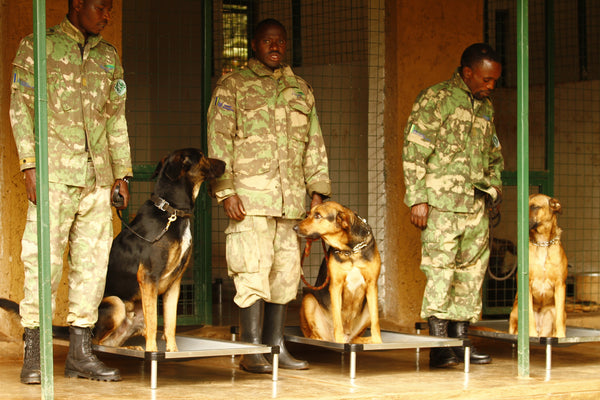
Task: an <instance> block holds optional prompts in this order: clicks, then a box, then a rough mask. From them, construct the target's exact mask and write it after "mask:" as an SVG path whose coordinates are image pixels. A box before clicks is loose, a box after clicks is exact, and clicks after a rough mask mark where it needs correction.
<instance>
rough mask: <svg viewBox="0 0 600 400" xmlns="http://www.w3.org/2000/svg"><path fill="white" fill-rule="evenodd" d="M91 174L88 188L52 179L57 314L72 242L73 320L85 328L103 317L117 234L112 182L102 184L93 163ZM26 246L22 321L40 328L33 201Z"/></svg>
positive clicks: (70, 302) (70, 300) (52, 259)
mask: <svg viewBox="0 0 600 400" xmlns="http://www.w3.org/2000/svg"><path fill="white" fill-rule="evenodd" d="M86 173H87V179H86V186H85V187H76V186H67V185H63V184H59V183H52V182H51V183H50V184H49V196H50V197H49V199H50V215H49V219H50V265H51V267H50V268H51V273H50V276H51V292H52V313H53V315H54V312H55V309H56V292H57V289H58V285H59V283H60V280H61V276H62V271H63V255H64V253H65V249H66V247H67V245H68V247H69V252H68V254H67V260H68V264H69V276H68V284H69V297H68V307H69V312H68V315H67V323H68V324H69V325H75V326H79V327H82V328H86V327H92V326H94V324H95V323H96V321H97V319H98V305H99V304H100V301H101V300H102V295H103V294H104V285H105V281H106V271H107V266H108V255H109V252H110V246H111V243H112V236H113V228H112V211H111V206H110V187H97V186H96V182H95V173H94V167H93V165H92V164H91V163H88V166H87V172H86ZM21 245H22V251H21V259H22V261H23V264H24V267H25V283H24V298H23V300H22V301H21V304H20V310H21V324H22V325H23V327H25V328H34V327H37V326H39V290H38V246H37V210H36V206H35V205H34V204H33V203H31V202H30V203H29V209H28V210H27V223H26V225H25V232H24V233H23V240H22V242H21Z"/></svg>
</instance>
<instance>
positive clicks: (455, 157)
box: [403, 43, 504, 368]
mask: <svg viewBox="0 0 600 400" xmlns="http://www.w3.org/2000/svg"><path fill="white" fill-rule="evenodd" d="M501 73H502V66H501V65H500V60H499V58H498V56H497V54H496V53H495V52H494V50H493V49H492V48H491V47H489V46H488V45H486V44H483V43H476V44H473V45H471V46H469V47H467V49H466V50H465V51H464V52H463V54H462V57H461V60H460V67H459V68H458V69H457V71H456V72H455V73H454V75H453V76H452V77H451V78H450V79H449V80H447V81H445V82H442V83H439V84H437V85H434V86H432V87H430V88H428V89H426V90H424V91H423V92H421V93H420V94H419V96H418V97H417V99H416V101H415V102H414V105H413V108H412V113H411V115H410V117H409V119H408V124H407V126H406V129H405V130H404V150H403V161H404V163H403V165H404V181H405V184H406V195H405V198H404V202H405V203H406V205H408V206H409V207H410V208H411V213H410V220H411V222H412V224H413V225H415V226H416V227H418V228H419V229H421V230H422V232H421V242H422V248H421V270H422V271H423V272H424V273H425V275H426V277H427V284H426V286H425V293H424V296H423V305H422V308H421V317H422V318H425V319H427V320H428V323H429V333H430V335H432V336H449V337H456V338H463V339H466V338H467V329H468V327H469V323H470V322H476V321H477V320H478V319H479V316H480V313H481V286H482V283H483V279H484V276H485V272H486V269H487V266H488V261H489V256H490V251H489V218H488V215H487V212H486V201H487V202H488V204H490V203H495V205H497V204H499V201H500V199H501V196H502V190H501V187H502V181H501V177H500V174H501V172H502V170H503V168H504V161H503V158H502V153H501V146H500V142H499V141H498V137H497V136H496V130H495V127H494V108H493V106H492V102H491V101H490V99H489V95H490V94H491V92H492V91H493V90H494V88H495V86H496V82H497V81H498V79H499V78H500V75H501ZM458 361H464V349H463V348H462V347H458V348H454V349H449V348H434V349H432V350H431V353H430V360H429V364H430V366H431V367H436V368H443V367H449V366H452V365H456V364H457V363H458ZM470 361H471V363H474V364H487V363H489V362H490V361H491V358H490V356H489V355H487V354H483V353H481V352H478V351H477V350H476V349H474V348H472V352H471V357H470Z"/></svg>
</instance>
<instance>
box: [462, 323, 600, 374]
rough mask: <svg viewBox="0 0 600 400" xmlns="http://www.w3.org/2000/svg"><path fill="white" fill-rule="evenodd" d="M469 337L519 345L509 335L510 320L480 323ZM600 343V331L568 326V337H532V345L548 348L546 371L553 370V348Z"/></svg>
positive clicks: (470, 328) (516, 337) (470, 330)
mask: <svg viewBox="0 0 600 400" xmlns="http://www.w3.org/2000/svg"><path fill="white" fill-rule="evenodd" d="M469 335H471V336H477V337H484V338H488V339H495V340H502V341H506V342H511V343H517V339H518V336H517V335H511V334H510V333H508V320H493V321H480V322H477V323H475V324H472V325H471V326H470V327H469ZM590 342H600V330H596V329H589V328H578V327H570V326H567V332H566V337H564V338H555V337H537V336H530V337H529V343H530V344H532V345H539V346H546V370H550V369H552V346H556V347H566V346H571V345H574V344H578V343H590Z"/></svg>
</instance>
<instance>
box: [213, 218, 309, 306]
mask: <svg viewBox="0 0 600 400" xmlns="http://www.w3.org/2000/svg"><path fill="white" fill-rule="evenodd" d="M297 222H298V221H296V220H290V219H283V218H273V217H262V216H252V215H249V216H246V218H244V220H242V221H235V220H230V221H229V226H228V227H227V229H225V234H226V258H227V269H228V273H229V276H231V277H232V278H233V282H234V284H235V289H236V295H235V297H234V299H233V300H234V302H235V303H236V304H237V305H238V306H239V307H241V308H246V307H249V306H251V305H252V304H254V303H255V302H256V301H257V300H259V299H264V300H265V301H267V302H269V303H277V304H287V303H289V302H290V301H292V300H293V299H295V298H296V295H297V293H298V284H299V283H300V270H301V266H300V241H299V239H298V236H297V235H296V232H294V230H293V227H294V225H295V224H296V223H297Z"/></svg>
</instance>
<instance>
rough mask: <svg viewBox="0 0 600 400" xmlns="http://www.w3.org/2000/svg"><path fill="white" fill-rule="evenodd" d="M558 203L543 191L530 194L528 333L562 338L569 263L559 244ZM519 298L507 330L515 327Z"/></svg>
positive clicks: (564, 326) (515, 329) (559, 210)
mask: <svg viewBox="0 0 600 400" xmlns="http://www.w3.org/2000/svg"><path fill="white" fill-rule="evenodd" d="M561 212H562V207H561V205H560V202H559V201H558V200H556V199H554V198H551V197H549V196H546V195H544V194H532V195H530V196H529V336H540V337H558V338H562V337H565V334H566V317H567V315H566V311H565V301H566V297H565V296H566V281H567V274H568V263H567V256H566V254H565V251H564V249H563V247H562V244H561V243H560V235H561V233H562V230H561V229H560V228H559V227H558V225H557V223H556V220H557V214H560V213H561ZM517 300H518V299H517V298H516V297H515V302H514V304H513V309H512V311H511V313H510V321H509V333H511V334H513V335H516V334H517V330H518V301H517Z"/></svg>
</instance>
